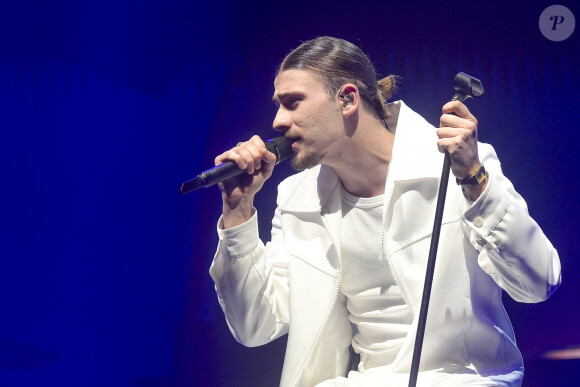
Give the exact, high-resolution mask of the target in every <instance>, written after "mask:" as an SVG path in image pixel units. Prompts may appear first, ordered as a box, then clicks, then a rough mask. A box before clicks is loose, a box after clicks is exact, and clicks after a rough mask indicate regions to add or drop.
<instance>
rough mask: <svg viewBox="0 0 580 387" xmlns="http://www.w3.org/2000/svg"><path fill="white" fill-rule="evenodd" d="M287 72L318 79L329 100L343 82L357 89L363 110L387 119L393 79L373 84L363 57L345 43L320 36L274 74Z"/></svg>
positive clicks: (372, 74) (371, 72)
mask: <svg viewBox="0 0 580 387" xmlns="http://www.w3.org/2000/svg"><path fill="white" fill-rule="evenodd" d="M291 69H294V70H305V71H309V72H311V73H312V74H314V75H316V76H318V77H319V78H320V79H321V80H322V82H323V84H324V88H325V90H326V92H327V93H328V95H329V96H330V97H334V95H335V94H336V92H337V91H338V90H339V88H340V87H341V86H342V85H344V84H345V83H352V84H354V85H356V87H357V88H358V89H359V93H360V96H361V98H362V100H363V107H364V108H365V110H367V111H368V112H370V113H371V114H372V115H373V116H375V117H377V118H378V119H386V118H387V117H388V116H389V113H388V112H387V109H386V106H385V105H386V101H388V100H389V98H391V96H392V95H393V93H394V92H395V89H396V80H397V77H396V76H395V75H389V76H387V77H385V78H383V79H381V80H379V81H378V82H377V74H376V71H375V68H374V66H373V64H372V63H371V61H370V60H369V58H368V57H367V55H366V54H365V53H364V52H363V51H362V50H361V49H360V48H358V47H357V46H356V45H354V44H352V43H350V42H347V41H346V40H342V39H337V38H332V37H330V36H321V37H319V38H316V39H312V40H308V41H306V42H304V43H302V44H301V45H300V46H298V47H297V48H296V49H294V50H293V51H292V52H291V53H290V54H288V55H287V56H286V58H284V60H283V61H282V63H281V64H280V67H279V68H278V71H277V74H279V73H280V72H282V71H285V70H291Z"/></svg>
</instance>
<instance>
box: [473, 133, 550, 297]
mask: <svg viewBox="0 0 580 387" xmlns="http://www.w3.org/2000/svg"><path fill="white" fill-rule="evenodd" d="M479 155H480V160H481V162H482V163H483V164H484V165H485V169H486V170H487V171H488V173H489V181H488V185H487V187H486V189H485V191H484V192H483V194H482V195H481V196H480V197H479V198H478V199H477V200H476V201H475V202H473V203H472V204H471V205H470V206H469V208H468V209H467V211H466V212H465V213H464V215H463V224H464V228H465V230H466V233H467V235H468V237H469V240H470V242H471V244H472V245H473V246H474V247H475V248H476V249H477V250H478V251H479V256H478V263H479V266H480V267H481V268H482V269H483V270H484V271H485V272H486V273H487V274H489V275H490V276H491V277H492V278H493V280H494V281H495V282H496V283H497V284H498V285H499V286H500V287H501V288H503V289H504V290H505V291H507V293H508V294H509V295H510V296H511V297H512V298H513V299H514V300H516V301H519V302H539V301H543V300H545V299H547V298H548V297H550V295H551V294H552V293H553V292H554V291H555V290H556V289H557V288H558V286H559V285H560V282H561V274H560V259H559V257H558V253H557V251H556V250H555V249H554V247H553V246H552V244H551V243H550V241H549V240H548V238H547V237H546V236H545V235H544V233H543V232H542V230H541V228H540V227H539V226H538V224H537V223H536V222H535V221H534V220H533V219H532V218H531V217H530V216H529V214H528V209H527V205H526V203H525V201H524V200H523V198H522V197H521V196H520V195H519V194H518V193H517V192H516V191H515V189H514V187H513V185H512V183H511V182H510V181H509V180H508V179H507V178H506V177H505V176H504V175H503V173H502V171H501V166H500V162H499V160H498V158H497V156H496V153H495V151H494V149H493V148H492V147H491V146H490V145H488V144H480V147H479Z"/></svg>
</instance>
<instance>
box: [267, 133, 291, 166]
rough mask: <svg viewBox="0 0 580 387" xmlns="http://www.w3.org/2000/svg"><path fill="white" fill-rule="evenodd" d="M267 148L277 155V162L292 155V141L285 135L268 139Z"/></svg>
mask: <svg viewBox="0 0 580 387" xmlns="http://www.w3.org/2000/svg"><path fill="white" fill-rule="evenodd" d="M266 149H268V151H270V152H272V153H274V154H275V155H276V164H278V163H280V162H282V161H284V160H286V159H287V158H288V157H290V155H292V142H291V141H290V140H288V139H287V138H285V137H282V136H280V137H274V138H271V139H269V140H268V141H266Z"/></svg>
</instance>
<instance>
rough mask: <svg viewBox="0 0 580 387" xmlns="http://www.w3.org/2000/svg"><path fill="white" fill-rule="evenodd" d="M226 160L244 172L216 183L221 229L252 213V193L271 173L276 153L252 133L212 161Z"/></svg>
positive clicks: (243, 220)
mask: <svg viewBox="0 0 580 387" xmlns="http://www.w3.org/2000/svg"><path fill="white" fill-rule="evenodd" d="M228 160H229V161H233V162H234V163H236V165H237V166H238V168H240V169H243V170H245V171H246V172H247V173H244V174H241V175H238V176H236V177H234V178H232V179H229V180H227V181H224V182H223V183H220V184H219V188H220V190H221V192H222V200H223V215H224V216H223V227H224V229H227V228H231V227H234V226H236V225H238V224H242V223H244V222H245V221H247V220H248V219H250V218H251V217H252V209H253V203H254V195H255V194H256V193H257V192H258V191H259V190H260V189H261V188H262V186H263V185H264V182H265V181H266V180H267V179H268V178H269V177H270V176H272V171H273V170H274V166H275V165H276V155H274V154H273V153H271V152H269V151H268V150H267V149H266V145H265V144H264V141H262V139H261V138H260V137H259V136H253V137H252V138H251V139H250V140H249V141H246V142H243V143H239V144H238V145H237V146H235V147H234V148H232V149H230V150H228V151H226V152H224V153H222V154H221V155H219V156H218V157H216V158H215V165H220V164H222V163H223V162H225V161H228Z"/></svg>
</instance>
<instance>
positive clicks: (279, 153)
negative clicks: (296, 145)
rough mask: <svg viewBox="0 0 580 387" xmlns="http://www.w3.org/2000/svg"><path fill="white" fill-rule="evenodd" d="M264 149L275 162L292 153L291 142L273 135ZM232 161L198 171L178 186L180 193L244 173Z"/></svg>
mask: <svg viewBox="0 0 580 387" xmlns="http://www.w3.org/2000/svg"><path fill="white" fill-rule="evenodd" d="M265 144H266V149H267V150H268V151H270V152H272V153H274V154H275V155H276V164H279V163H280V162H282V161H284V160H286V159H287V158H288V157H290V155H292V142H291V141H290V140H288V139H287V138H284V137H275V138H272V139H270V140H267V141H266V142H265ZM244 172H245V170H243V169H240V168H238V166H237V165H236V164H235V163H234V162H233V161H226V162H225V163H223V164H220V165H217V166H215V167H213V168H211V169H208V170H207V171H204V172H202V173H200V174H199V175H198V176H197V177H196V178H194V179H192V180H189V181H186V182H185V183H183V184H181V187H180V188H179V193H180V194H185V193H188V192H191V191H195V190H196V189H199V188H201V187H211V186H212V185H215V184H217V183H221V182H222V181H226V180H229V179H231V178H232V177H236V176H238V175H241V174H242V173H244Z"/></svg>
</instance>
